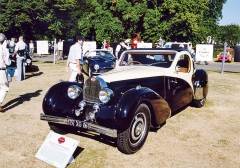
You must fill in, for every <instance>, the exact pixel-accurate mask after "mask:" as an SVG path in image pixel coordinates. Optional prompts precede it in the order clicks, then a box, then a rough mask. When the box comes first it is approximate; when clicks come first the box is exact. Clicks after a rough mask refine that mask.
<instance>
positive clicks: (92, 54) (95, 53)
mask: <svg viewBox="0 0 240 168" xmlns="http://www.w3.org/2000/svg"><path fill="white" fill-rule="evenodd" d="M85 56H86V57H96V56H99V57H114V56H113V55H112V54H111V52H110V51H88V52H86V54H85Z"/></svg>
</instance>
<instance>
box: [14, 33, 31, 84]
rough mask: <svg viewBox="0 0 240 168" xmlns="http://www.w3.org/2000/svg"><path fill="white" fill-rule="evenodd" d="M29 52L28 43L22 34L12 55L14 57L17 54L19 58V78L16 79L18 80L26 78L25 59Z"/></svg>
mask: <svg viewBox="0 0 240 168" xmlns="http://www.w3.org/2000/svg"><path fill="white" fill-rule="evenodd" d="M27 52H28V51H27V44H26V43H25V42H24V41H23V36H20V37H19V41H18V42H17V44H16V46H15V51H14V53H13V55H12V56H13V57H14V55H16V58H17V79H16V81H21V80H24V79H25V65H24V61H25V57H26V53H27Z"/></svg>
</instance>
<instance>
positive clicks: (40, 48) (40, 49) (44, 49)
mask: <svg viewBox="0 0 240 168" xmlns="http://www.w3.org/2000/svg"><path fill="white" fill-rule="evenodd" d="M37 54H48V41H44V40H42V41H37Z"/></svg>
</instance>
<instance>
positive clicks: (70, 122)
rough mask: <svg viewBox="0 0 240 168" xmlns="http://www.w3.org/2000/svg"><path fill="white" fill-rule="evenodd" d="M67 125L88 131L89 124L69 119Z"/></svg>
mask: <svg viewBox="0 0 240 168" xmlns="http://www.w3.org/2000/svg"><path fill="white" fill-rule="evenodd" d="M67 124H68V125H70V126H74V127H79V128H85V129H88V123H87V122H84V121H77V120H73V119H68V120H67Z"/></svg>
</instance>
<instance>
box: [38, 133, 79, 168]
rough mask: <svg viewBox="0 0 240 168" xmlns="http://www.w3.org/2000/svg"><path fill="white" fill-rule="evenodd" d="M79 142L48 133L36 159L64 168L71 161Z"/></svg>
mask: <svg viewBox="0 0 240 168" xmlns="http://www.w3.org/2000/svg"><path fill="white" fill-rule="evenodd" d="M78 143H79V141H77V140H75V139H72V138H69V137H66V136H63V135H61V134H57V133H55V132H53V131H50V132H49V134H48V136H47V138H46V139H45V141H44V142H43V144H42V146H41V147H40V149H39V150H38V152H37V154H36V155H35V157H36V158H38V159H40V160H42V161H44V162H46V163H49V164H51V165H53V166H55V167H58V168H65V167H66V166H67V164H68V163H70V162H71V161H72V159H73V157H72V154H73V152H74V151H75V150H76V148H77V146H78Z"/></svg>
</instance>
